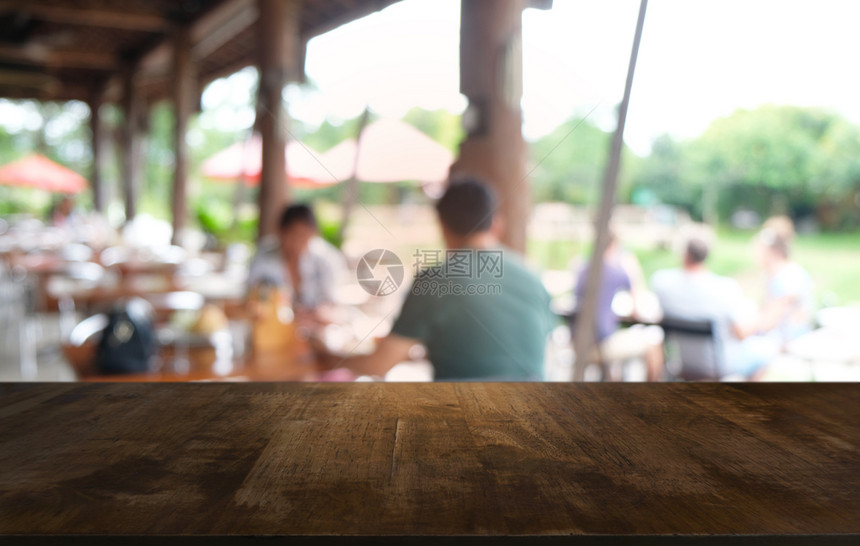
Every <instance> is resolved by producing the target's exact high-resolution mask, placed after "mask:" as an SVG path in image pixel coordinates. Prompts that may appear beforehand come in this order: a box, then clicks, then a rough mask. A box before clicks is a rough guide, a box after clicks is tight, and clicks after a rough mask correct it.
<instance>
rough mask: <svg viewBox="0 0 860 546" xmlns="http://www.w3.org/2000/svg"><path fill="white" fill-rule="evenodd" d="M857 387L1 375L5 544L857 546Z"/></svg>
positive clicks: (0, 529)
mask: <svg viewBox="0 0 860 546" xmlns="http://www.w3.org/2000/svg"><path fill="white" fill-rule="evenodd" d="M858 394H860V390H858V387H857V386H856V385H846V384H811V385H810V384H679V383H675V384H651V385H630V384H628V385H624V384H537V383H486V384H480V383H435V384H379V383H357V384H323V383H321V384H296V383H292V384H287V383H271V384H263V383H249V384H41V385H39V384H2V385H0V533H2V534H5V535H7V538H8V535H24V537H23V538H26V535H53V534H60V535H81V534H84V535H86V534H92V535H116V534H134V535H136V534H141V535H233V534H237V535H245V536H250V535H299V536H305V537H307V536H329V537H330V536H338V535H369V536H376V535H393V536H404V535H405V536H416V535H443V536H469V535H493V536H495V535H529V536H532V538H535V539H537V538H538V537H541V536H544V537H552V536H568V537H573V538H576V537H587V536H595V535H622V536H628V538H629V537H630V536H631V535H632V536H640V537H642V538H643V539H644V538H646V535H650V536H667V537H679V536H681V537H683V536H694V537H695V536H702V535H720V536H726V537H732V536H734V537H744V536H746V537H749V536H756V535H767V536H781V535H785V536H787V537H788V538H789V539H790V538H791V537H792V536H794V537H795V538H797V537H803V536H807V537H808V536H818V535H823V534H836V535H832V536H831V538H833V537H834V536H835V537H837V540H849V539H850V540H851V541H852V542H853V541H854V539H856V538H857V537H858V536H860V493H858V492H860V470H858V469H860V455H858V444H860V420H858V416H860V396H858ZM18 538H19V539H21V538H22V537H20V536H19V537H18ZM819 538H820V537H819ZM404 540H405V539H404ZM0 542H2V541H0ZM402 543H403V544H406V543H408V542H402ZM517 543H520V542H517ZM589 543H591V542H589ZM649 543H650V542H649ZM840 543H842V542H840ZM845 543H847V542H845ZM783 544H792V542H791V541H790V540H789V541H788V542H783Z"/></svg>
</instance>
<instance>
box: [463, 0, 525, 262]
mask: <svg viewBox="0 0 860 546" xmlns="http://www.w3.org/2000/svg"><path fill="white" fill-rule="evenodd" d="M529 5H531V4H530V2H529V1H528V0H461V13H460V91H461V92H462V93H463V94H464V95H466V97H467V98H468V99H469V108H468V109H467V111H466V113H465V114H464V125H465V128H466V130H467V136H466V139H465V140H464V141H463V143H462V144H461V145H460V155H459V157H458V159H457V161H456V162H455V163H454V165H452V166H451V175H452V177H456V176H458V175H467V174H468V175H474V176H477V177H480V178H481V179H483V180H485V181H486V182H487V183H488V184H490V185H492V186H493V188H494V189H495V190H496V193H497V195H498V198H499V207H498V211H497V213H498V214H499V216H500V219H501V220H502V221H503V232H502V242H503V243H505V244H506V245H508V246H509V247H511V248H513V249H515V250H518V251H520V252H525V246H526V224H527V222H528V216H529V209H530V197H529V194H530V191H529V184H528V181H527V180H526V147H525V142H524V140H523V135H522V112H521V108H520V99H521V97H522V43H521V31H522V10H523V8H525V7H528V6H529Z"/></svg>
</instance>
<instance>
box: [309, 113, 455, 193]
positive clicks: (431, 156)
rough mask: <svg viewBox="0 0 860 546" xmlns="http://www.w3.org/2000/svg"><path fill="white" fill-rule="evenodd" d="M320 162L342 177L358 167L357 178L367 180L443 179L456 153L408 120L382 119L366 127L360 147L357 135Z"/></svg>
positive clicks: (347, 175) (426, 180)
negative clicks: (406, 121) (410, 123)
mask: <svg viewBox="0 0 860 546" xmlns="http://www.w3.org/2000/svg"><path fill="white" fill-rule="evenodd" d="M356 148H358V152H357V153H358V161H356V158H355V154H356ZM320 161H322V163H323V164H324V165H325V166H326V167H327V168H328V169H329V170H330V171H331V172H332V173H336V174H337V175H338V176H340V177H342V178H348V177H349V176H350V175H351V174H353V170H354V171H355V178H356V179H358V180H361V181H364V182H402V181H405V180H416V181H418V182H442V181H444V180H445V179H446V178H448V169H449V168H450V167H451V163H452V162H453V161H454V154H452V153H451V151H450V150H448V149H447V148H445V147H444V146H442V145H441V144H439V143H438V142H436V141H435V140H433V139H432V138H430V137H429V136H427V135H426V134H424V133H422V132H421V131H419V130H418V129H416V128H415V127H413V126H411V125H409V124H408V123H405V122H403V121H400V120H397V119H381V120H379V121H375V122H373V123H371V124H370V125H368V126H367V127H365V128H364V130H363V131H362V132H361V137H360V141H359V144H358V146H356V143H355V139H354V138H351V139H348V140H344V141H343V142H341V143H340V144H338V145H337V146H335V147H334V148H332V149H330V150H329V151H327V152H326V153H324V154H323V155H322V156H321V157H320Z"/></svg>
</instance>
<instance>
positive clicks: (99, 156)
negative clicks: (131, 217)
mask: <svg viewBox="0 0 860 546" xmlns="http://www.w3.org/2000/svg"><path fill="white" fill-rule="evenodd" d="M88 104H89V107H90V132H91V133H92V140H91V141H90V142H91V144H90V145H91V147H92V154H93V168H92V172H91V173H90V187H91V189H92V192H93V208H94V209H95V210H96V211H97V212H99V213H100V214H104V213H105V206H106V203H107V198H106V192H105V187H104V180H103V179H102V162H103V160H104V134H103V133H104V131H103V127H102V120H101V116H100V115H99V108H100V107H101V105H102V96H101V93H93V94H92V96H91V97H90V100H89V103H88Z"/></svg>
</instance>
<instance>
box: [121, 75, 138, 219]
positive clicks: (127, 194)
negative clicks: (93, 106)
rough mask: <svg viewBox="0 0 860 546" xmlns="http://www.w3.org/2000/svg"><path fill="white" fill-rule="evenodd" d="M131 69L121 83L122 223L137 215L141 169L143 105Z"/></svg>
mask: <svg viewBox="0 0 860 546" xmlns="http://www.w3.org/2000/svg"><path fill="white" fill-rule="evenodd" d="M134 68H135V67H134V66H133V65H130V66H129V67H128V68H127V69H126V70H125V72H124V73H123V82H122V111H123V118H124V119H123V124H122V150H121V152H120V153H121V154H122V187H123V198H124V200H125V221H126V222H130V221H131V220H133V219H134V217H135V215H136V214H137V199H138V195H139V193H140V180H141V171H142V168H143V157H142V155H141V154H142V151H143V149H142V146H141V128H140V119H141V116H142V115H143V104H142V102H141V100H140V97H139V96H138V94H137V91H136V90H135V88H134Z"/></svg>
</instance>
